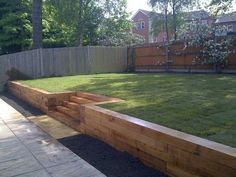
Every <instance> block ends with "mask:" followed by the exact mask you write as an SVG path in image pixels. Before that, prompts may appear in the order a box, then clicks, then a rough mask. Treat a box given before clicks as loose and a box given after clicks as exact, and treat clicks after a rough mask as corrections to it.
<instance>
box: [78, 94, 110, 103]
mask: <svg viewBox="0 0 236 177" xmlns="http://www.w3.org/2000/svg"><path fill="white" fill-rule="evenodd" d="M76 95H77V97H81V98H85V99H87V100H91V101H94V102H103V101H108V100H110V98H108V97H106V96H103V95H95V94H92V93H87V92H77V93H76Z"/></svg>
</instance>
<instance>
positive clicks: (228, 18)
mask: <svg viewBox="0 0 236 177" xmlns="http://www.w3.org/2000/svg"><path fill="white" fill-rule="evenodd" d="M235 21H236V12H232V13H230V14H224V15H221V16H220V17H218V18H217V19H216V21H215V23H216V24H218V23H227V22H235Z"/></svg>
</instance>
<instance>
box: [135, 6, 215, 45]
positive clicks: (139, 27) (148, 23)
mask: <svg viewBox="0 0 236 177" xmlns="http://www.w3.org/2000/svg"><path fill="white" fill-rule="evenodd" d="M153 15H157V17H158V18H161V14H158V13H153V12H150V11H146V10H142V9H139V10H138V11H137V12H136V13H135V14H134V16H133V17H132V20H133V22H134V24H135V27H134V28H133V29H132V30H131V31H132V33H135V34H139V35H141V36H143V38H144V39H145V43H152V42H163V41H165V40H166V32H165V31H164V30H163V31H162V32H160V33H158V34H156V35H153V34H152V33H151V31H152V16H153ZM184 19H185V23H186V24H187V26H188V30H189V31H191V30H192V29H193V28H194V27H195V25H196V24H206V25H209V26H211V25H212V24H213V23H214V19H213V18H212V17H210V15H209V14H208V13H207V12H206V11H204V10H200V11H192V12H186V13H185V15H184ZM170 36H171V33H170Z"/></svg>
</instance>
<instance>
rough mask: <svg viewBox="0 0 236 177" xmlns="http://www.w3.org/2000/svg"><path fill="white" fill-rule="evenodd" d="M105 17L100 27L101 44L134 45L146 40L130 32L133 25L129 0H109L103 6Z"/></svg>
mask: <svg viewBox="0 0 236 177" xmlns="http://www.w3.org/2000/svg"><path fill="white" fill-rule="evenodd" d="M103 13H104V18H103V20H102V22H101V24H100V25H99V28H98V43H99V44H100V45H112V46H120V45H134V44H137V43H142V42H143V41H144V40H143V38H142V37H140V36H138V35H134V34H131V33H130V29H131V28H132V27H133V23H132V21H131V20H130V19H129V17H130V14H129V13H128V12H127V0H107V1H106V3H105V4H104V7H103Z"/></svg>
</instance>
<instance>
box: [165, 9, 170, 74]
mask: <svg viewBox="0 0 236 177" xmlns="http://www.w3.org/2000/svg"><path fill="white" fill-rule="evenodd" d="M167 15H168V14H167V7H166V8H165V31H166V42H165V53H166V59H165V60H166V61H165V63H166V71H167V72H168V71H169V42H170V40H169V29H168V17H167Z"/></svg>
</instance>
